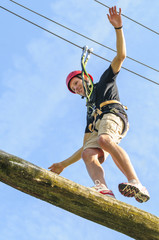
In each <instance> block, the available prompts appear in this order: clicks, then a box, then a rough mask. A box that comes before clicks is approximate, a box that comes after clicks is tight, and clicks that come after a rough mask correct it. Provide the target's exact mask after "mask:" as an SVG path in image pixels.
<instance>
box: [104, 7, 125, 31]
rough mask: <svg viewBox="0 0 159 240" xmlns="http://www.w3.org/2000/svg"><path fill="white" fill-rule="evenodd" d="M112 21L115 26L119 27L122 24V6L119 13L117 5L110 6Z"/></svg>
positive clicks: (110, 19)
mask: <svg viewBox="0 0 159 240" xmlns="http://www.w3.org/2000/svg"><path fill="white" fill-rule="evenodd" d="M107 16H108V19H109V21H110V23H111V24H112V25H113V26H114V27H115V28H119V27H121V26H122V18H121V8H119V13H118V12H117V10H116V6H115V7H112V8H109V14H107Z"/></svg>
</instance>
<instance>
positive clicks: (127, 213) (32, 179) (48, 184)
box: [0, 151, 159, 240]
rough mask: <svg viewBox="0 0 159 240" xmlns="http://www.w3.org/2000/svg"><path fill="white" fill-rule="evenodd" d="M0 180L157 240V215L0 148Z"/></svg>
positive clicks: (123, 230)
mask: <svg viewBox="0 0 159 240" xmlns="http://www.w3.org/2000/svg"><path fill="white" fill-rule="evenodd" d="M0 181H2V182H4V183H6V184H8V185H10V186H12V187H14V188H16V189H18V190H20V191H22V192H24V193H27V194H29V195H31V196H34V197H36V198H39V199H41V200H43V201H46V202H48V203H50V204H53V205H55V206H58V207H60V208H63V209H65V210H67V211H69V212H72V213H74V214H76V215H79V216H81V217H83V218H86V219H88V220H91V221H93V222H96V223H98V224H101V225H103V226H106V227H108V228H111V229H113V230H115V231H119V232H121V233H123V234H126V235H127V236H130V237H132V238H134V239H138V240H157V239H158V240H159V218H158V217H156V216H154V215H152V214H150V213H148V212H145V211H143V210H140V209H138V208H136V207H133V206H131V205H128V204H126V203H123V202H121V201H118V200H115V199H112V198H109V197H105V196H103V195H102V194H100V193H97V192H95V191H93V190H92V189H90V188H87V187H84V186H81V185H79V184H77V183H74V182H72V181H70V180H68V179H65V178H63V177H61V176H59V175H57V174H54V173H51V172H49V171H47V170H45V169H42V168H40V167H38V166H36V165H33V164H32V163H30V162H27V161H25V160H23V159H21V158H19V157H16V156H13V155H11V154H8V153H5V152H3V151H0Z"/></svg>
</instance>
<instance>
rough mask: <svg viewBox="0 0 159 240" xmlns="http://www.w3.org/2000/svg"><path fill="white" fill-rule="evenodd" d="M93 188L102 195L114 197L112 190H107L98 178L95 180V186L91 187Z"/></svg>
mask: <svg viewBox="0 0 159 240" xmlns="http://www.w3.org/2000/svg"><path fill="white" fill-rule="evenodd" d="M91 188H92V189H93V190H95V191H97V192H99V193H101V194H103V195H106V196H108V197H112V198H115V196H114V194H113V192H112V191H111V190H109V189H108V188H107V187H106V186H105V185H104V184H102V183H100V181H99V180H96V181H95V186H94V187H91Z"/></svg>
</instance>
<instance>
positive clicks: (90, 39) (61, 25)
mask: <svg viewBox="0 0 159 240" xmlns="http://www.w3.org/2000/svg"><path fill="white" fill-rule="evenodd" d="M9 1H11V2H13V3H14V4H17V5H18V6H20V7H22V8H24V9H26V10H28V11H30V12H32V13H34V14H36V15H38V16H40V17H42V18H45V19H46V20H48V21H50V22H53V23H55V24H57V25H59V26H60V27H63V28H65V29H67V30H69V31H71V32H73V33H75V34H77V35H79V36H81V37H83V38H86V39H87V40H89V41H92V42H94V43H96V44H98V45H100V46H102V47H104V48H107V49H109V50H111V51H113V52H116V50H114V49H112V48H110V47H108V46H106V45H104V44H102V43H99V42H97V41H96V40H94V39H92V38H89V37H87V36H85V35H83V34H81V33H79V32H77V31H75V30H73V29H71V28H68V27H66V26H64V25H63V24H61V23H58V22H56V21H54V20H52V19H50V18H48V17H46V16H44V15H42V14H40V13H38V12H36V11H34V10H32V9H30V8H28V7H26V6H24V5H22V4H20V3H17V2H16V1H13V0H9ZM126 57H127V58H128V59H130V60H132V61H134V62H136V63H139V64H141V65H143V66H145V67H147V68H150V69H152V70H154V71H156V72H159V70H158V69H156V68H153V67H151V66H149V65H147V64H145V63H142V62H140V61H138V60H136V59H134V58H132V57H129V56H126Z"/></svg>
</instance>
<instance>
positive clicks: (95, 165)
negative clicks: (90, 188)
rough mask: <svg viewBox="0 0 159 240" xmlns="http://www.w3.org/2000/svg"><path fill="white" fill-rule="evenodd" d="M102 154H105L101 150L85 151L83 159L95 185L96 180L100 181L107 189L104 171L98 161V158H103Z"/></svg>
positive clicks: (91, 149)
mask: <svg viewBox="0 0 159 240" xmlns="http://www.w3.org/2000/svg"><path fill="white" fill-rule="evenodd" d="M102 154H104V153H103V151H102V150H101V149H98V148H87V149H85V150H84V152H83V154H82V158H83V160H84V162H85V164H86V168H87V171H88V173H89V175H90V177H91V179H92V180H93V182H94V183H95V181H96V180H99V181H100V183H102V184H104V185H105V186H106V187H107V185H106V182H105V178H104V177H105V173H104V169H103V167H102V166H101V164H100V162H99V161H98V158H99V157H101V155H102Z"/></svg>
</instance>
